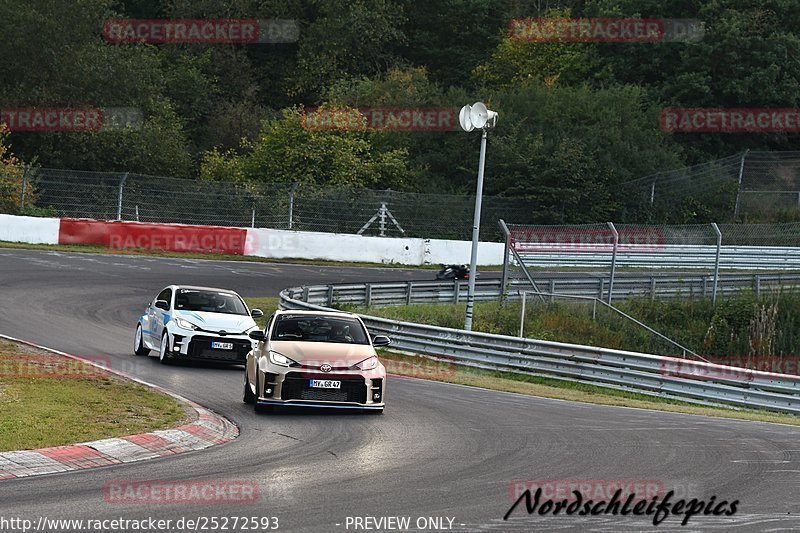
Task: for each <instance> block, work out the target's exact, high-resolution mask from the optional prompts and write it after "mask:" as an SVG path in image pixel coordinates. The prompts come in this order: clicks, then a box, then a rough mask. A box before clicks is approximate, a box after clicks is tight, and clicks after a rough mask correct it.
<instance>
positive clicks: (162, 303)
mask: <svg viewBox="0 0 800 533" xmlns="http://www.w3.org/2000/svg"><path fill="white" fill-rule="evenodd" d="M156 307H158V308H159V309H163V310H164V311H169V302H168V301H166V300H156Z"/></svg>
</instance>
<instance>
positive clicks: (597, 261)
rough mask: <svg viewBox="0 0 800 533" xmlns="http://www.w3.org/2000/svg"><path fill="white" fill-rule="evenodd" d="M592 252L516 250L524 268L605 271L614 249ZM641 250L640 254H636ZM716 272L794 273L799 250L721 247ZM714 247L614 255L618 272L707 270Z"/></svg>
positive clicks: (629, 249)
mask: <svg viewBox="0 0 800 533" xmlns="http://www.w3.org/2000/svg"><path fill="white" fill-rule="evenodd" d="M594 248H595V250H594V251H592V252H581V251H568V250H565V251H553V250H552V245H550V246H549V249H547V250H544V251H537V250H536V249H535V247H527V248H522V249H520V248H517V250H516V251H517V253H518V254H519V256H520V258H521V260H522V262H523V263H524V264H525V266H527V267H541V268H555V267H580V268H598V269H599V268H608V264H609V262H610V261H611V257H612V253H613V247H612V246H608V247H607V248H608V250H603V249H602V247H600V246H595V247H594ZM637 248H641V250H637ZM719 253H720V255H719V268H721V269H727V270H734V269H736V270H795V271H800V248H790V247H778V246H722V247H720V250H719ZM716 254H717V247H716V246H699V245H664V246H663V247H661V248H659V249H658V250H654V249H653V247H652V246H650V247H644V246H637V245H626V246H625V250H624V251H617V254H616V262H617V268H648V269H675V268H686V269H699V268H703V269H709V268H713V267H714V264H715V259H716Z"/></svg>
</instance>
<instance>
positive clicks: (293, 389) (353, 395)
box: [257, 365, 386, 410]
mask: <svg viewBox="0 0 800 533" xmlns="http://www.w3.org/2000/svg"><path fill="white" fill-rule="evenodd" d="M270 366H272V365H270ZM269 370H277V369H275V368H274V367H273V368H270V369H269ZM311 380H334V381H340V382H341V383H340V388H338V389H320V388H312V387H311ZM385 392H386V373H385V370H384V369H383V367H381V368H380V369H379V371H368V372H358V371H344V372H336V373H319V372H308V371H303V370H296V369H289V370H288V371H286V369H285V368H283V371H280V370H278V371H275V372H269V371H268V372H259V383H258V396H257V403H258V404H259V405H265V406H268V405H271V406H275V405H283V406H292V407H320V408H331V409H371V410H381V409H383V408H384V396H385Z"/></svg>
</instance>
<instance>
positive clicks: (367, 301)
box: [364, 283, 372, 307]
mask: <svg viewBox="0 0 800 533" xmlns="http://www.w3.org/2000/svg"><path fill="white" fill-rule="evenodd" d="M364 292H365V294H364V306H365V307H369V306H370V305H372V284H371V283H366V284H364Z"/></svg>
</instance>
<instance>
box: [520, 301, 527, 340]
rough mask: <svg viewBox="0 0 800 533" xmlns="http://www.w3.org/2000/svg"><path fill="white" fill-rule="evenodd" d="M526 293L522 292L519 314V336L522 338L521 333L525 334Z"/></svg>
mask: <svg viewBox="0 0 800 533" xmlns="http://www.w3.org/2000/svg"><path fill="white" fill-rule="evenodd" d="M527 294H528V293H527V292H525V291H522V308H521V310H520V312H519V336H520V337H524V335H523V333H524V332H525V296H527Z"/></svg>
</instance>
